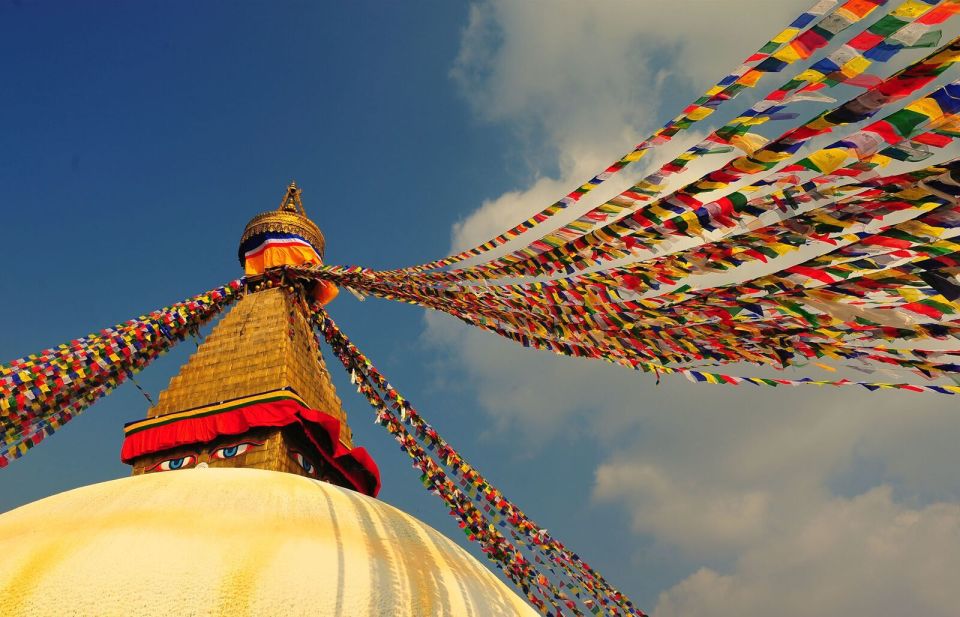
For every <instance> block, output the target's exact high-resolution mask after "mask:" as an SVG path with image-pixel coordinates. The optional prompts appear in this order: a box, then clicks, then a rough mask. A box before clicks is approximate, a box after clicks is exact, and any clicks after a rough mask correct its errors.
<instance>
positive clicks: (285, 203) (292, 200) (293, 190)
mask: <svg viewBox="0 0 960 617" xmlns="http://www.w3.org/2000/svg"><path fill="white" fill-rule="evenodd" d="M302 192H303V189H301V188H300V187H299V186H297V183H296V181H292V182H290V186H288V187H287V192H286V194H284V196H283V199H281V200H280V207H279V208H277V210H281V211H282V210H286V211H288V212H297V213H299V214H302V215H303V216H306V215H307V213H306V211H305V210H304V209H303V201H302V200H301V199H300V194H301V193H302Z"/></svg>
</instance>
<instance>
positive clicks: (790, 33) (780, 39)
mask: <svg viewBox="0 0 960 617" xmlns="http://www.w3.org/2000/svg"><path fill="white" fill-rule="evenodd" d="M799 33H800V29H799V28H787V29H786V30H784V31H783V32H781V33H780V34H778V35H777V36H775V37H773V38H772V39H770V41H771V42H773V43H786V42H787V41H789V40H790V39H792V38H793V37H795V36H797V35H798V34H799Z"/></svg>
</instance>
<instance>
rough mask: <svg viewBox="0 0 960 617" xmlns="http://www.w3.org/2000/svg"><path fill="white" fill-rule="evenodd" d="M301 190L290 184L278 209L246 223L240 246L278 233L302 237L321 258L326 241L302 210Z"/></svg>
mask: <svg viewBox="0 0 960 617" xmlns="http://www.w3.org/2000/svg"><path fill="white" fill-rule="evenodd" d="M301 193H302V190H301V189H300V187H298V186H297V183H296V182H291V183H290V185H289V186H288V187H287V192H286V193H285V194H284V196H283V199H282V200H281V201H280V207H279V208H277V209H276V210H270V211H268V212H262V213H260V214H258V215H256V216H255V217H253V218H252V219H250V222H249V223H247V226H246V227H245V228H244V230H243V236H241V238H240V244H241V245H243V243H244V242H246V241H247V240H249V239H250V238H252V237H253V236H256V235H257V234H262V233H266V232H279V233H291V234H297V235H299V236H301V237H303V238H304V239H305V240H306V241H307V242H309V243H310V245H311V246H313V248H314V249H315V250H316V251H317V254H318V255H319V256H320V257H321V258H323V253H324V248H325V247H326V240H325V239H324V237H323V233H322V232H321V231H320V228H319V227H317V225H316V224H315V223H314V222H313V221H311V220H310V219H309V218H307V212H306V210H304V208H303V201H302V199H301V198H300V194H301ZM240 263H241V264H242V263H243V256H242V255H240Z"/></svg>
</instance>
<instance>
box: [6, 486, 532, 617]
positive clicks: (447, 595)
mask: <svg viewBox="0 0 960 617" xmlns="http://www.w3.org/2000/svg"><path fill="white" fill-rule="evenodd" d="M0 546H2V547H3V559H0V614H2V615H4V616H5V617H17V616H35V615H100V616H105V617H106V616H112V615H116V616H118V617H119V616H123V617H127V616H129V615H138V616H143V617H150V616H154V615H156V616H161V615H162V616H164V617H166V616H169V615H224V616H228V615H229V616H230V617H236V616H237V615H271V616H283V615H311V616H315V617H323V616H330V617H333V616H341V617H345V616H348V615H349V616H350V617H364V616H374V615H376V616H397V617H412V616H431V617H432V616H440V615H449V616H451V617H452V616H456V617H461V616H468V615H473V616H476V617H480V616H483V617H495V616H500V615H503V616H506V615H527V616H533V615H536V614H537V613H536V612H535V611H534V610H533V609H532V608H531V607H529V606H528V605H527V604H526V603H525V602H524V601H523V600H522V599H521V598H520V597H519V596H518V595H516V594H515V593H513V592H512V591H511V590H510V589H509V588H507V586H506V585H504V584H503V583H502V582H501V581H500V580H499V579H497V578H496V577H495V576H494V575H493V574H492V573H491V572H489V571H488V570H487V569H486V568H484V567H483V566H482V565H481V564H480V563H479V562H478V561H477V560H475V559H474V558H473V557H471V556H470V555H469V554H468V553H467V552H466V551H464V550H463V549H462V548H460V547H459V546H457V545H456V544H454V543H453V542H451V541H450V540H448V539H447V538H445V537H443V536H442V535H441V534H439V533H438V532H436V531H435V530H433V529H431V528H430V527H428V526H427V525H425V524H423V523H421V522H420V521H418V520H416V519H415V518H413V517H411V516H409V515H407V514H404V513H403V512H401V511H400V510H397V509H396V508H394V507H392V506H389V505H387V504H385V503H383V502H382V501H378V500H376V499H372V498H370V497H365V496H363V495H360V494H359V493H355V492H353V491H349V490H346V489H342V488H340V487H337V486H333V485H331V484H326V483H324V482H319V481H316V480H312V479H309V478H305V477H303V476H296V475H293V474H287V473H281V472H275V471H265V470H260V469H212V468H211V469H190V470H185V471H173V472H166V473H157V474H147V475H141V476H133V477H129V478H124V479H121V480H114V481H110V482H103V483H100V484H94V485H91V486H86V487H83V488H79V489H76V490H72V491H67V492H64V493H60V494H58V495H54V496H52V497H48V498H46V499H42V500H40V501H37V502H34V503H31V504H28V505H26V506H23V507H21V508H18V509H16V510H12V511H10V512H7V513H6V514H3V515H0Z"/></svg>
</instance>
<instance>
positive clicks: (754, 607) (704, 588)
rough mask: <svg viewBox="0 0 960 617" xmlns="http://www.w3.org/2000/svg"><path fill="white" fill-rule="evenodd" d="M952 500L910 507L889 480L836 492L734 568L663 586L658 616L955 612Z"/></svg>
mask: <svg viewBox="0 0 960 617" xmlns="http://www.w3.org/2000/svg"><path fill="white" fill-rule="evenodd" d="M958 568H960V506H957V505H956V504H934V505H931V506H927V507H925V508H910V507H906V506H903V505H901V504H898V503H896V502H895V501H894V500H893V499H892V497H891V491H890V488H889V487H885V486H881V487H877V488H875V489H873V490H871V491H869V492H867V493H865V494H863V495H860V496H857V497H855V498H853V499H834V500H831V501H828V502H826V503H823V504H821V505H820V507H819V508H818V509H817V512H816V513H815V514H814V515H813V516H811V517H810V518H808V519H807V520H805V521H804V522H803V523H802V524H801V525H799V526H798V527H797V528H795V529H791V530H789V533H784V534H778V535H776V536H773V537H771V538H769V539H768V541H766V542H764V543H757V544H755V545H753V546H751V547H750V548H749V549H747V550H745V551H744V552H743V554H742V555H741V556H740V557H739V559H738V563H737V566H736V569H735V571H734V572H733V573H732V574H726V575H724V574H720V573H718V572H716V571H715V570H712V569H709V568H703V569H700V570H698V571H697V572H695V573H694V574H692V575H691V576H690V577H689V578H687V579H686V580H684V581H683V582H681V583H679V584H677V585H676V586H674V587H672V588H671V589H669V590H667V591H665V592H663V593H662V594H661V596H660V601H659V603H658V605H657V607H656V609H655V610H654V615H656V617H673V616H681V615H682V616H683V617H708V616H711V617H712V616H721V615H724V616H725V615H730V616H733V615H737V616H753V615H757V616H759V615H780V616H782V617H794V616H795V617H801V616H807V615H877V616H881V615H884V616H885V615H891V616H892V615H924V616H927V617H936V616H943V617H947V616H949V615H956V612H957V600H958V592H957V589H956V573H957V572H958Z"/></svg>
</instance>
